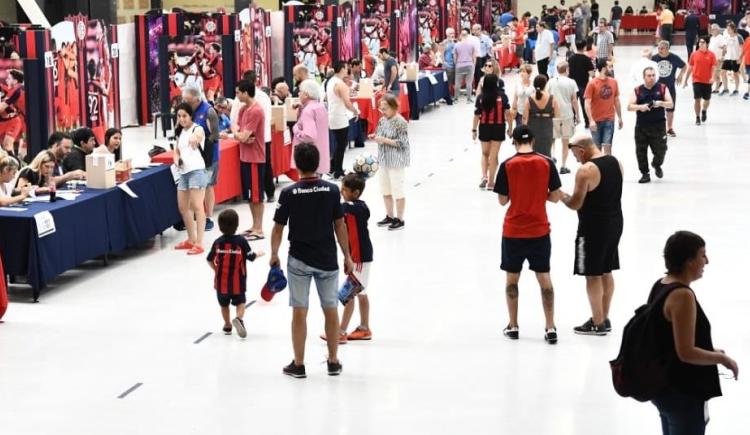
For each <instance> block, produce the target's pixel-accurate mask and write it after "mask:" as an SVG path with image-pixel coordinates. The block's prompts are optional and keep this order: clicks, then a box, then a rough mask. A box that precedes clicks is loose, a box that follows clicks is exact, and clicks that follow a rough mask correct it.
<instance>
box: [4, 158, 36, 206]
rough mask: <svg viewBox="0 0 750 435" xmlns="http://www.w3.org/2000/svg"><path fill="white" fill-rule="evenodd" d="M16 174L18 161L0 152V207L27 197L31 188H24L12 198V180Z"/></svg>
mask: <svg viewBox="0 0 750 435" xmlns="http://www.w3.org/2000/svg"><path fill="white" fill-rule="evenodd" d="M16 172H18V160H16V159H14V158H13V157H10V156H8V155H7V154H6V153H5V151H0V207H7V206H9V205H12V204H17V203H19V202H21V201H23V200H24V199H26V198H27V197H28V196H29V191H30V190H31V188H30V187H29V186H24V187H22V188H20V189H18V190H19V194H18V195H16V196H13V184H12V181H13V179H15V178H16Z"/></svg>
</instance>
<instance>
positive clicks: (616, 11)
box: [609, 0, 622, 40]
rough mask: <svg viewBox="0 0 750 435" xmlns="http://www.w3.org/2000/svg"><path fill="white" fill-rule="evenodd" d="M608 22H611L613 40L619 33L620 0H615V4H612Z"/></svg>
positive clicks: (620, 18) (620, 17) (620, 19)
mask: <svg viewBox="0 0 750 435" xmlns="http://www.w3.org/2000/svg"><path fill="white" fill-rule="evenodd" d="M609 21H610V23H612V29H613V31H614V33H615V40H616V39H617V36H618V35H619V34H620V23H621V22H622V8H621V7H620V2H619V1H617V0H615V5H614V6H612V14H611V15H610V17H609Z"/></svg>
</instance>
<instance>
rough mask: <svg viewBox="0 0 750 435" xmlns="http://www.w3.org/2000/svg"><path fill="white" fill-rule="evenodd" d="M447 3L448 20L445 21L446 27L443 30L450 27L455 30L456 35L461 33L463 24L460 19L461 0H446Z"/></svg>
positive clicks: (446, 15)
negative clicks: (461, 24)
mask: <svg viewBox="0 0 750 435" xmlns="http://www.w3.org/2000/svg"><path fill="white" fill-rule="evenodd" d="M446 2H447V4H446V6H445V9H446V14H445V17H446V21H445V27H444V28H443V31H445V29H447V28H448V27H450V28H452V29H453V30H455V32H456V35H459V34H460V33H461V26H460V22H461V20H460V19H459V18H460V16H461V4H460V2H459V0H446Z"/></svg>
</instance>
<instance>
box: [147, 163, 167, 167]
mask: <svg viewBox="0 0 750 435" xmlns="http://www.w3.org/2000/svg"><path fill="white" fill-rule="evenodd" d="M163 164H164V163H149V164H148V167H149V168H155V167H157V166H161V165H163Z"/></svg>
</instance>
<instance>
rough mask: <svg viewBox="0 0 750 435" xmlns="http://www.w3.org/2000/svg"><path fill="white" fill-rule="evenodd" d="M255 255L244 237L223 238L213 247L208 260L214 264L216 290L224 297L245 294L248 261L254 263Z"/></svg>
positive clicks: (217, 240)
mask: <svg viewBox="0 0 750 435" xmlns="http://www.w3.org/2000/svg"><path fill="white" fill-rule="evenodd" d="M255 257H256V255H255V253H254V252H253V250H252V248H250V244H249V243H248V242H247V240H245V238H244V237H242V236H238V235H232V236H221V237H219V238H218V239H216V241H215V242H214V244H213V245H212V246H211V250H210V251H209V252H208V257H207V260H208V262H209V263H211V264H213V265H214V267H215V269H216V272H215V274H214V288H215V289H216V291H217V292H219V293H220V294H222V295H239V294H242V293H245V290H246V281H247V267H246V261H247V260H250V261H254V260H255Z"/></svg>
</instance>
